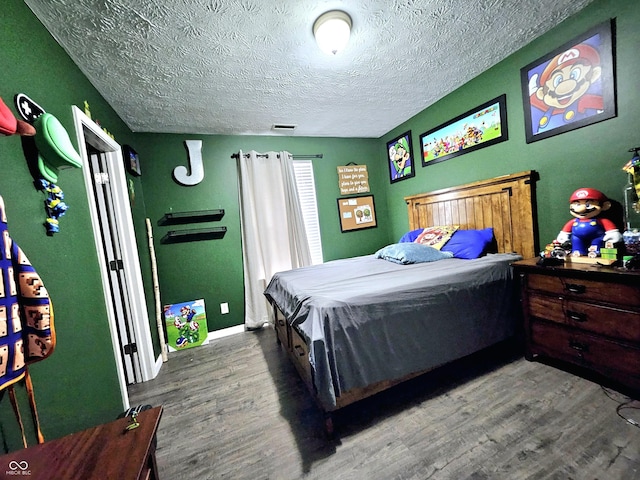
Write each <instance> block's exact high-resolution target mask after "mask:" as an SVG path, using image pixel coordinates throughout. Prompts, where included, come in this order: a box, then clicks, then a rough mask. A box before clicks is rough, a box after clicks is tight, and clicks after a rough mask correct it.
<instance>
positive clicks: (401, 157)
mask: <svg viewBox="0 0 640 480" xmlns="http://www.w3.org/2000/svg"><path fill="white" fill-rule="evenodd" d="M387 164H388V165H389V181H390V182H391V183H396V182H399V181H401V180H406V179H407V178H411V177H415V175H416V166H415V157H414V156H413V142H412V140H411V130H409V131H408V132H404V133H403V134H402V135H398V136H397V137H396V138H394V139H393V140H390V141H388V142H387Z"/></svg>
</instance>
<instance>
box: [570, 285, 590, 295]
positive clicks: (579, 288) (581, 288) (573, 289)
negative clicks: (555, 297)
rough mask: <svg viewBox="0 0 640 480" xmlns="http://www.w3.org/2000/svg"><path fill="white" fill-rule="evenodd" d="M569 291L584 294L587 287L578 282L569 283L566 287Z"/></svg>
mask: <svg viewBox="0 0 640 480" xmlns="http://www.w3.org/2000/svg"><path fill="white" fill-rule="evenodd" d="M564 288H565V289H566V290H567V291H568V292H571V293H577V294H583V293H585V292H586V291H587V287H585V286H584V285H579V284H577V283H567V284H566V285H565V287H564Z"/></svg>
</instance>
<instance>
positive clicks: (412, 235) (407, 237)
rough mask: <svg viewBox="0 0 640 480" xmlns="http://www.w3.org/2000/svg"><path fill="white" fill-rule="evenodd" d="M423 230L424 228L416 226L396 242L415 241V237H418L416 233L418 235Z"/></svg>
mask: <svg viewBox="0 0 640 480" xmlns="http://www.w3.org/2000/svg"><path fill="white" fill-rule="evenodd" d="M423 230H424V228H418V229H416V230H410V231H408V232H407V233H405V234H404V235H403V236H402V237H400V240H398V243H407V242H415V241H416V238H418V235H420V234H421V233H422V231H423Z"/></svg>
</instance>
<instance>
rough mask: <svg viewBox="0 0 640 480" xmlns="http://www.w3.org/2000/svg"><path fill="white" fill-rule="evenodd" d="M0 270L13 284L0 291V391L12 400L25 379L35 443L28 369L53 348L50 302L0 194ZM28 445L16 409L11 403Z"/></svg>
mask: <svg viewBox="0 0 640 480" xmlns="http://www.w3.org/2000/svg"><path fill="white" fill-rule="evenodd" d="M0 239H1V240H0V241H1V242H2V249H0V251H1V252H3V253H2V254H0V272H1V274H2V278H3V279H4V284H5V285H7V286H9V285H11V286H12V288H7V289H2V292H1V293H0V312H2V315H1V317H2V322H1V323H2V328H0V339H1V342H0V343H1V344H2V346H0V358H1V360H2V361H1V362H0V391H2V390H4V389H5V388H6V389H7V390H8V392H9V395H10V397H11V400H12V403H15V400H16V399H15V392H14V386H15V384H16V383H17V382H19V381H21V380H23V379H24V381H25V386H26V390H27V393H28V395H29V403H30V404H31V411H32V414H33V420H34V426H35V428H36V435H37V440H38V443H43V442H44V437H43V435H42V432H41V431H40V424H39V421H38V415H37V411H36V408H35V397H34V393H33V385H32V382H31V377H30V375H29V371H28V369H27V367H28V365H30V364H31V363H34V362H37V361H40V360H44V359H45V358H47V357H48V356H49V355H51V354H52V353H53V351H54V348H55V344H56V335H55V329H54V325H53V305H52V303H51V300H50V298H49V293H48V291H47V289H46V287H45V285H44V284H43V282H42V279H41V278H40V276H39V275H38V273H37V272H36V270H35V269H34V268H33V266H32V265H31V263H30V262H29V260H28V258H27V257H26V255H25V254H24V252H23V251H22V249H20V247H19V246H18V244H17V243H16V242H14V240H13V239H12V238H11V236H10V234H9V231H8V228H7V215H6V211H5V206H4V200H3V198H2V197H1V196H0ZM14 409H15V412H16V418H17V420H18V422H19V424H20V427H21V430H22V441H23V444H24V446H25V448H26V447H27V441H26V437H25V432H24V428H23V425H22V421H21V420H20V416H19V410H18V409H17V408H16V407H14Z"/></svg>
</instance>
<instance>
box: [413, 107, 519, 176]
mask: <svg viewBox="0 0 640 480" xmlns="http://www.w3.org/2000/svg"><path fill="white" fill-rule="evenodd" d="M506 102H507V96H506V95H500V96H499V97H497V98H494V99H493V100H489V101H488V102H485V103H483V104H482V105H479V106H477V107H476V108H473V109H471V110H469V111H468V112H465V113H463V114H462V115H458V116H457V117H456V118H454V119H453V120H450V121H448V122H446V123H443V124H442V125H440V126H438V127H436V128H434V129H432V130H429V131H428V132H425V133H423V134H422V135H420V146H421V148H422V166H423V167H427V166H429V165H435V164H436V163H440V162H444V161H445V160H449V159H451V158H454V157H457V156H459V155H464V154H465V153H469V152H473V151H475V150H478V149H480V148H484V147H488V146H490V145H495V144H496V143H500V142H504V141H506V140H508V139H509V133H508V128H507V103H506Z"/></svg>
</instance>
